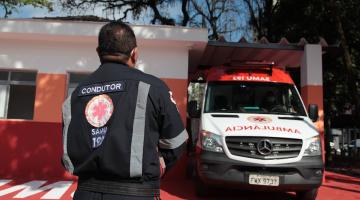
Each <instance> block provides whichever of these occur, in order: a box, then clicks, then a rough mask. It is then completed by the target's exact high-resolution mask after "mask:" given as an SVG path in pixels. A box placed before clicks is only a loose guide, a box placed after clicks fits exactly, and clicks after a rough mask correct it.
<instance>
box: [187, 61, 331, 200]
mask: <svg viewBox="0 0 360 200" xmlns="http://www.w3.org/2000/svg"><path fill="white" fill-rule="evenodd" d="M204 84H205V87H204V88H205V90H204V92H203V94H204V95H203V98H202V100H201V102H197V101H191V102H189V110H188V111H189V115H190V117H191V118H192V119H195V118H198V119H199V122H198V139H197V143H196V151H195V152H196V153H195V157H194V158H195V163H196V165H195V166H196V167H195V169H196V175H197V177H198V179H199V181H198V182H199V184H198V185H197V192H198V194H199V195H204V194H206V193H207V191H208V189H209V187H210V186H221V187H235V188H240V189H250V190H254V189H255V190H257V191H266V190H278V191H294V192H296V194H297V196H298V197H299V198H300V199H315V198H316V195H317V191H318V188H319V186H320V185H321V183H322V178H323V171H324V169H323V160H322V149H321V139H320V136H319V132H318V131H317V129H316V128H315V126H314V124H313V122H315V121H316V120H317V119H318V108H317V105H310V106H309V110H308V112H307V111H306V110H305V107H304V104H303V102H302V100H301V98H300V95H299V92H298V90H297V89H296V86H295V84H294V82H293V80H292V79H291V77H290V76H289V74H287V73H286V72H285V71H283V70H281V69H278V68H275V67H273V66H272V65H271V64H270V65H257V66H242V67H229V66H221V67H212V68H210V69H209V70H208V72H207V74H206V77H205V81H204ZM314 95H316V94H314ZM199 104H200V106H199ZM197 105H198V106H197ZM197 107H201V109H197ZM193 132H194V131H193Z"/></svg>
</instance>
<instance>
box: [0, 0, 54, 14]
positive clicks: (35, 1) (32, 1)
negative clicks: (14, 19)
mask: <svg viewBox="0 0 360 200" xmlns="http://www.w3.org/2000/svg"><path fill="white" fill-rule="evenodd" d="M26 5H31V6H33V7H39V8H47V9H48V10H49V11H52V10H53V3H52V2H51V1H49V0H0V7H2V8H3V9H4V11H5V12H4V16H3V17H4V18H7V17H8V16H9V15H11V13H12V12H13V11H16V9H17V8H18V7H21V6H26Z"/></svg>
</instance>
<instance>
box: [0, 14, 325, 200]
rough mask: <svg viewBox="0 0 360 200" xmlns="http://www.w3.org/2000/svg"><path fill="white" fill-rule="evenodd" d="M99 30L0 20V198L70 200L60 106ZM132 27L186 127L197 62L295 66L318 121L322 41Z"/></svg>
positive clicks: (147, 66)
mask: <svg viewBox="0 0 360 200" xmlns="http://www.w3.org/2000/svg"><path fill="white" fill-rule="evenodd" d="M103 25H104V23H102V22H101V23H100V22H73V21H50V20H21V19H19V20H10V19H0V166H1V167H0V199H12V198H14V199H15V198H20V199H40V198H43V199H70V198H71V193H72V192H73V190H74V189H75V187H76V186H75V181H76V179H75V178H74V177H72V176H71V175H69V174H67V173H66V172H65V171H64V169H63V168H62V166H61V164H60V158H61V154H62V148H61V147H62V144H61V105H62V102H63V101H64V100H65V98H66V96H67V95H68V93H69V92H71V91H72V90H73V89H74V87H76V85H77V83H78V82H79V81H81V79H82V78H83V77H84V76H86V75H87V74H89V73H91V72H92V71H94V70H95V69H96V68H97V67H98V66H99V64H100V63H99V60H98V57H97V54H96V51H95V48H96V46H97V35H98V32H99V30H100V28H101V27H102V26H103ZM132 27H133V29H134V32H135V35H136V37H137V40H138V46H139V53H140V58H139V61H138V64H137V68H138V69H140V70H142V71H144V72H146V73H150V74H153V75H155V76H158V77H159V78H161V79H162V80H164V81H165V82H166V83H167V84H168V86H169V87H170V88H171V90H172V91H173V95H174V98H175V100H176V102H177V104H178V108H179V111H180V113H181V116H182V118H183V121H184V123H185V121H186V105H187V85H188V77H189V74H190V75H191V74H192V73H194V71H195V70H196V67H197V66H199V65H221V64H224V63H226V61H227V60H229V59H230V60H257V61H262V60H265V61H274V62H275V63H276V65H277V66H281V67H283V68H284V69H285V68H286V69H287V68H289V69H292V68H295V69H296V68H297V69H299V67H300V72H301V73H300V74H301V77H300V80H301V81H300V82H301V86H300V87H301V95H302V97H303V100H304V103H305V104H306V105H308V104H310V103H315V104H318V106H319V112H320V113H319V114H320V116H323V91H322V90H323V87H322V53H323V46H324V45H325V44H324V43H323V44H322V45H321V44H315V45H314V44H306V41H304V40H302V41H301V42H300V43H299V44H295V45H293V44H289V43H287V41H286V40H282V41H280V43H268V42H267V41H266V40H265V39H264V40H261V41H259V43H255V44H253V43H247V42H246V41H244V40H242V41H241V42H239V43H227V42H208V39H207V35H208V34H207V31H206V30H205V29H194V28H184V27H169V26H137V25H134V26H132ZM322 119H323V118H321V120H320V121H319V122H318V127H319V129H320V131H321V132H323V121H322ZM183 167H184V164H183V163H182V164H180V165H179V166H178V167H177V169H175V170H174V171H175V172H172V176H173V177H177V178H181V177H182V175H183V174H184V173H183V171H184V169H183Z"/></svg>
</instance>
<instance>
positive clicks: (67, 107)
mask: <svg viewBox="0 0 360 200" xmlns="http://www.w3.org/2000/svg"><path fill="white" fill-rule="evenodd" d="M62 113H63V123H64V127H63V150H64V154H63V157H62V160H63V163H64V165H65V168H66V169H67V170H68V171H69V172H70V173H73V172H74V165H73V164H72V162H71V160H70V157H69V155H68V149H67V142H68V130H69V125H70V121H71V95H70V96H69V97H68V98H67V99H66V100H65V102H64V104H63V106H62Z"/></svg>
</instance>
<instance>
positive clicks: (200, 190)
mask: <svg viewBox="0 0 360 200" xmlns="http://www.w3.org/2000/svg"><path fill="white" fill-rule="evenodd" d="M209 192H210V189H209V187H208V186H206V185H205V184H204V183H203V182H201V180H200V179H199V178H197V179H196V195H197V196H198V197H207V196H209Z"/></svg>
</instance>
